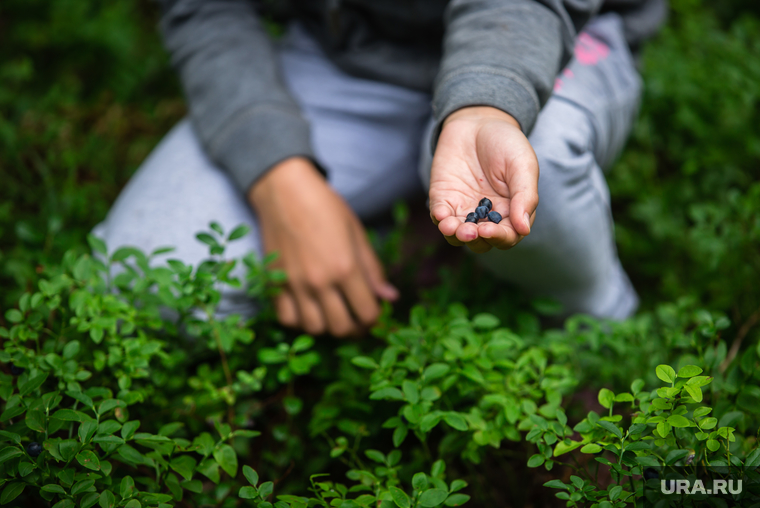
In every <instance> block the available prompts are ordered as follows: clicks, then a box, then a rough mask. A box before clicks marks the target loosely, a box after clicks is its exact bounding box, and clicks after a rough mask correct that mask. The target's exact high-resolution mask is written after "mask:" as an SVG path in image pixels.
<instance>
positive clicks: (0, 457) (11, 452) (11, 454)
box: [0, 446, 24, 464]
mask: <svg viewBox="0 0 760 508" xmlns="http://www.w3.org/2000/svg"><path fill="white" fill-rule="evenodd" d="M23 454H24V452H22V451H21V450H19V449H18V448H16V447H15V446H9V447H8V448H4V449H2V450H0V464H1V463H3V462H5V461H6V460H10V459H13V458H15V457H18V456H20V455H23Z"/></svg>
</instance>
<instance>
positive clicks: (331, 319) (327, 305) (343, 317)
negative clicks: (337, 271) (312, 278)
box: [319, 288, 358, 337]
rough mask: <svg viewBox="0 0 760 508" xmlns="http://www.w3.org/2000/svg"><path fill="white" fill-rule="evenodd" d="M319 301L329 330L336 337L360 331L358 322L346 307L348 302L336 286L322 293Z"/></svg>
mask: <svg viewBox="0 0 760 508" xmlns="http://www.w3.org/2000/svg"><path fill="white" fill-rule="evenodd" d="M319 303H320V305H321V306H322V310H323V312H324V316H325V318H326V321H327V330H328V331H329V332H330V335H332V336H334V337H347V336H349V335H355V334H356V333H357V332H358V327H357V326H356V323H355V322H354V320H353V319H352V318H351V314H350V313H349V311H348V308H347V307H346V302H345V300H343V298H342V297H341V296H340V293H338V290H337V289H335V288H330V289H327V290H325V291H323V292H321V293H320V295H319Z"/></svg>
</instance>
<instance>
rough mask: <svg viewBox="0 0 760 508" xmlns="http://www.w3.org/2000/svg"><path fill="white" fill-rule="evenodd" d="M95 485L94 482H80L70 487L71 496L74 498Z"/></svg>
mask: <svg viewBox="0 0 760 508" xmlns="http://www.w3.org/2000/svg"><path fill="white" fill-rule="evenodd" d="M93 485H95V480H80V481H78V482H76V483H75V484H74V486H73V487H71V495H72V496H76V495H77V494H81V493H82V492H84V491H85V490H87V489H89V488H90V487H92V486H93Z"/></svg>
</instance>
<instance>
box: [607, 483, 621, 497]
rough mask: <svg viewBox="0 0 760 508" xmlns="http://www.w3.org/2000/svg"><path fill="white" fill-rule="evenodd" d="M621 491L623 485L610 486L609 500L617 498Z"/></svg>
mask: <svg viewBox="0 0 760 508" xmlns="http://www.w3.org/2000/svg"><path fill="white" fill-rule="evenodd" d="M621 492H623V487H622V486H621V485H615V486H614V487H612V488H611V489H610V490H609V497H610V501H615V500H616V499H617V498H619V497H620V493H621Z"/></svg>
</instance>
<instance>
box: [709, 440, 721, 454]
mask: <svg viewBox="0 0 760 508" xmlns="http://www.w3.org/2000/svg"><path fill="white" fill-rule="evenodd" d="M707 449H708V450H710V451H711V452H717V451H718V450H719V449H720V441H717V440H715V439H708V440H707Z"/></svg>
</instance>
